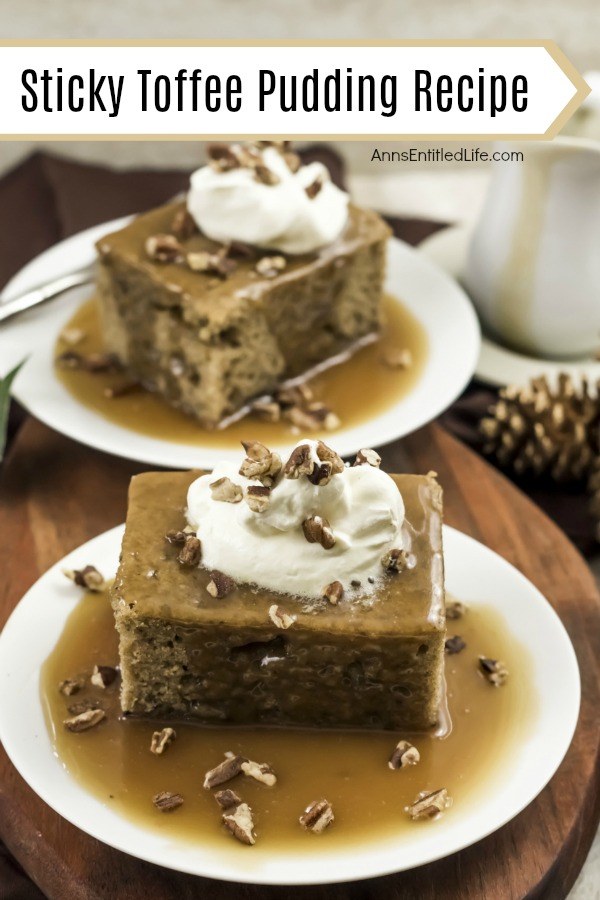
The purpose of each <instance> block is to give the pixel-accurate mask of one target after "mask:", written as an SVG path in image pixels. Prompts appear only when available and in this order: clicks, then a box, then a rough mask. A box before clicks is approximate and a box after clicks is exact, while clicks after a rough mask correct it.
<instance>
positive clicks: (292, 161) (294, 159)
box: [283, 150, 302, 173]
mask: <svg viewBox="0 0 600 900" xmlns="http://www.w3.org/2000/svg"><path fill="white" fill-rule="evenodd" d="M283 158H284V159H285V161H286V163H287V167H288V169H289V170H290V172H294V173H295V172H297V171H298V169H299V168H300V166H301V165H302V161H301V159H300V157H299V156H298V154H297V153H294V151H293V150H288V151H286V152H285V153H284V154H283Z"/></svg>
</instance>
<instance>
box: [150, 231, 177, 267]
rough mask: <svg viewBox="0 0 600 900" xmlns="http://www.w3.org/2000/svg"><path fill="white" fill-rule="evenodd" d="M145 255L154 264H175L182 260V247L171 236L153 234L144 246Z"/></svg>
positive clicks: (173, 236)
mask: <svg viewBox="0 0 600 900" xmlns="http://www.w3.org/2000/svg"><path fill="white" fill-rule="evenodd" d="M144 249H145V250H146V255H147V256H148V257H149V258H150V259H151V260H153V261H154V262H160V263H176V262H181V260H182V259H183V247H182V246H181V244H180V243H179V241H178V240H177V238H176V237H175V235H173V234H153V235H151V237H149V238H147V240H146V243H145V244H144Z"/></svg>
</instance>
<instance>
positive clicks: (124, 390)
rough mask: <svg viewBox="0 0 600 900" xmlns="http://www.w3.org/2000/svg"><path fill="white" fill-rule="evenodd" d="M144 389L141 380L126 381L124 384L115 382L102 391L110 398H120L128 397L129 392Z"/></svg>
mask: <svg viewBox="0 0 600 900" xmlns="http://www.w3.org/2000/svg"><path fill="white" fill-rule="evenodd" d="M141 390H142V385H141V384H140V383H139V381H124V382H123V383H122V384H115V385H111V386H109V387H105V388H104V390H103V391H102V393H103V394H104V396H105V397H107V398H108V399H109V400H118V399H119V397H127V396H128V395H129V394H135V393H137V392H138V391H141Z"/></svg>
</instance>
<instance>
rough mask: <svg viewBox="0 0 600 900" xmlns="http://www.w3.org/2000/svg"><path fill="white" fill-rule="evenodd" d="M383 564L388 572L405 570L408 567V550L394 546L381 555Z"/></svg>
mask: <svg viewBox="0 0 600 900" xmlns="http://www.w3.org/2000/svg"><path fill="white" fill-rule="evenodd" d="M381 565H382V566H383V568H384V569H385V571H386V572H403V571H404V569H405V568H406V550H400V549H398V548H396V547H395V548H393V549H392V550H388V551H387V553H384V554H383V556H382V557H381Z"/></svg>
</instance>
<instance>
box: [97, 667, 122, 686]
mask: <svg viewBox="0 0 600 900" xmlns="http://www.w3.org/2000/svg"><path fill="white" fill-rule="evenodd" d="M118 674H119V672H118V670H117V669H115V667H114V666H94V671H93V672H92V675H91V678H90V681H91V682H92V684H93V685H95V687H99V688H107V687H108V686H109V685H111V684H112V683H113V681H115V680H116V677H117V675H118Z"/></svg>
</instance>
